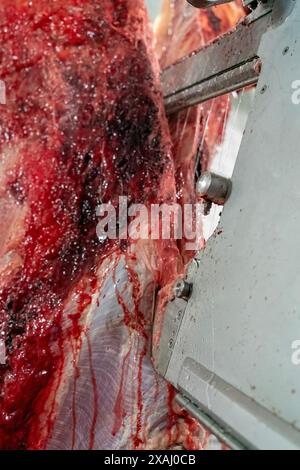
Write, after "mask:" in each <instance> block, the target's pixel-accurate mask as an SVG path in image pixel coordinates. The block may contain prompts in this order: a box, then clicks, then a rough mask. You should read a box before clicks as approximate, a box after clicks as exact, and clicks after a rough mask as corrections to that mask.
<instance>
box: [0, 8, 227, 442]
mask: <svg viewBox="0 0 300 470" xmlns="http://www.w3.org/2000/svg"><path fill="white" fill-rule="evenodd" d="M180 3H182V2H178V5H179V4H180ZM174 6H176V5H175V4H174ZM174 11H175V12H176V10H174ZM191 14H193V15H195V13H194V10H193V13H191ZM220 32H221V30H220ZM218 33H219V31H218ZM178 34H179V30H178ZM216 34H217V32H216ZM0 38H1V54H0V80H1V81H2V82H1V83H4V84H5V89H6V100H5V101H6V104H5V105H2V104H1V105H0V106H1V108H0V210H1V217H2V227H3V230H2V236H1V242H0V309H1V310H0V335H1V336H0V349H1V365H0V447H1V448H2V449H24V448H33V449H40V448H45V447H47V448H51V449H54V448H60V449H63V448H64V449H88V448H104V449H116V448H161V449H164V448H172V447H174V446H184V447H186V448H202V447H204V446H205V445H206V442H207V437H208V434H207V433H206V432H205V430H204V429H202V427H201V426H199V425H197V424H196V423H195V422H194V420H192V419H191V418H189V417H188V416H187V415H186V413H184V412H183V411H180V410H174V408H173V398H174V391H173V389H172V388H171V387H168V386H167V385H166V384H165V383H164V381H163V380H162V379H161V378H159V377H158V376H157V375H156V374H155V372H154V370H153V367H152V362H151V357H150V346H151V331H152V312H153V304H154V299H155V296H156V294H157V292H158V291H160V290H161V289H163V288H165V286H168V285H170V284H171V283H172V281H173V280H174V279H176V277H177V276H178V275H179V274H180V273H182V272H183V270H184V259H183V256H182V253H181V252H182V249H181V247H179V246H178V245H177V244H176V243H175V242H174V241H172V240H170V241H157V242H155V241H148V240H140V241H138V242H129V241H128V240H121V241H117V240H116V241H112V240H107V239H103V240H99V239H98V238H97V235H96V226H97V216H96V207H97V205H98V204H99V203H111V204H112V205H114V206H115V207H117V206H118V197H119V196H120V195H122V196H127V197H128V200H129V203H134V202H138V203H141V202H142V203H144V204H146V205H147V206H149V205H150V204H151V203H153V202H162V201H166V202H172V201H174V200H175V199H176V191H177V190H178V187H179V185H181V184H182V188H183V189H182V190H183V194H187V192H186V189H185V188H186V187H187V185H185V184H184V171H183V178H181V179H180V178H178V168H179V166H178V165H179V162H180V161H182V162H183V153H182V157H180V158H181V160H180V159H179V158H178V155H179V151H178V148H179V147H178V143H176V142H175V144H176V149H177V150H176V153H175V154H176V165H175V166H176V170H175V167H174V160H173V156H172V150H171V140H170V136H169V131H168V126H167V121H166V119H165V116H164V111H163V106H162V97H161V93H160V91H159V83H158V71H159V70H158V66H157V63H156V60H155V58H154V54H153V52H152V48H151V33H150V28H149V25H148V20H147V16H146V12H145V8H144V6H143V2H142V1H141V0H101V1H99V0H56V1H53V2H49V1H46V0H32V1H30V2H28V1H27V0H2V1H1V4H0ZM166 46H167V47H173V46H171V45H170V44H168V43H166ZM162 63H163V62H162ZM193 112H194V111H193ZM196 117H197V119H198V121H195V122H193V124H192V125H193V126H194V128H196V129H198V126H197V125H196V124H195V123H197V122H200V121H199V119H200V118H199V115H197V116H196ZM171 124H172V123H171ZM173 125H174V124H172V126H173ZM191 129H192V128H191ZM182 131H183V127H182V128H181V133H182ZM190 132H191V131H190ZM172 134H173V136H174V135H175V134H174V131H173V132H172ZM186 155H187V157H188V159H189V165H191V161H192V160H191V152H189V153H188V154H186ZM176 176H177V177H176ZM176 185H177V186H176Z"/></svg>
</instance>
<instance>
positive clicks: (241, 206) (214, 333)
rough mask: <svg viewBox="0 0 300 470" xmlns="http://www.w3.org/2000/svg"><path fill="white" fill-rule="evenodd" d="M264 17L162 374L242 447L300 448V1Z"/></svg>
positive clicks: (278, 7) (278, 5)
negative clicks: (218, 208) (235, 142)
mask: <svg viewBox="0 0 300 470" xmlns="http://www.w3.org/2000/svg"><path fill="white" fill-rule="evenodd" d="M288 14H289V16H288ZM272 21H273V26H272V27H271V28H270V29H269V30H268V32H267V33H266V34H265V36H264V37H263V40H262V43H261V46H260V48H259V56H260V57H261V58H262V60H263V69H262V74H261V76H260V80H259V83H258V87H257V93H256V97H255V102H254V106H253V110H252V112H251V115H250V118H249V120H248V124H247V128H246V132H245V136H244V139H243V142H242V145H241V149H240V152H239V157H238V161H237V164H236V168H235V171H234V174H233V178H232V181H233V190H232V195H231V198H230V199H229V201H228V202H227V205H226V207H225V209H224V212H223V216H222V219H221V229H222V233H221V234H220V235H217V236H214V237H212V238H211V240H210V241H209V243H208V246H207V248H206V250H205V251H204V252H202V253H201V254H200V255H199V267H198V269H197V270H196V272H195V273H194V274H193V276H194V288H193V294H192V297H191V299H190V300H189V302H188V305H187V309H186V313H185V315H184V318H183V320H182V324H181V327H180V329H179V332H178V334H177V340H176V343H175V346H174V348H173V353H172V357H171V359H170V363H169V367H168V370H167V373H166V378H167V380H169V381H170V382H172V383H173V384H174V385H175V386H176V387H177V388H179V389H180V390H181V392H182V393H183V394H185V395H187V396H188V397H189V398H190V399H191V401H192V402H193V403H195V404H196V405H197V406H198V407H199V408H200V409H202V410H204V411H205V412H206V413H208V414H209V415H210V416H211V417H213V419H215V420H216V421H219V422H220V423H221V424H222V425H224V426H227V427H228V429H229V430H230V432H231V433H232V434H233V435H234V436H236V437H237V438H238V439H240V440H242V441H243V442H244V443H246V444H247V445H248V446H249V447H255V448H268V449H271V448H276V449H278V448H291V449H293V448H295V447H296V448H300V432H299V431H300V366H298V367H297V366H296V365H294V364H293V362H292V359H291V358H292V352H293V351H292V343H293V341H294V340H297V339H299V338H300V287H299V286H300V236H299V231H300V218H299V207H300V158H299V151H300V150H299V148H300V147H299V125H300V124H299V123H300V105H297V104H296V103H297V100H296V101H295V100H293V99H292V94H293V93H294V92H295V90H294V89H293V86H294V88H295V83H294V82H295V81H296V80H300V60H299V57H300V2H294V1H289V0H285V1H280V0H277V1H276V2H275V10H274V13H273V20H272ZM293 101H294V102H293ZM207 374H208V375H207ZM192 376H193V379H191V377H192ZM188 377H190V379H189V378H188Z"/></svg>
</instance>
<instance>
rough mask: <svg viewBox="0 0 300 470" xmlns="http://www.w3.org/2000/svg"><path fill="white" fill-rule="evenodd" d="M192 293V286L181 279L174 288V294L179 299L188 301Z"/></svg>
mask: <svg viewBox="0 0 300 470" xmlns="http://www.w3.org/2000/svg"><path fill="white" fill-rule="evenodd" d="M191 293H192V284H190V283H188V282H186V281H185V280H184V279H180V280H179V281H177V282H176V284H175V286H174V294H175V297H177V298H178V299H185V300H188V299H189V298H190V296H191Z"/></svg>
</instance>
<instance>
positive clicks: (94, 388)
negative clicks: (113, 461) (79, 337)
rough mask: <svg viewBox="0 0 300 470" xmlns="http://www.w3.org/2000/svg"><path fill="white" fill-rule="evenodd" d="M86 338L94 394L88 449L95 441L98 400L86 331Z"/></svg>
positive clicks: (89, 343)
mask: <svg viewBox="0 0 300 470" xmlns="http://www.w3.org/2000/svg"><path fill="white" fill-rule="evenodd" d="M85 336H86V339H87V344H88V352H89V365H90V373H91V379H92V385H93V394H94V400H93V401H94V411H93V417H92V425H91V431H90V442H89V449H90V450H92V449H93V448H94V443H95V432H96V425H97V419H98V406H99V400H98V389H97V379H96V374H95V370H94V366H93V351H92V347H91V341H90V338H89V336H88V333H87V332H86V333H85Z"/></svg>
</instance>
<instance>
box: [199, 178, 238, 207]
mask: <svg viewBox="0 0 300 470" xmlns="http://www.w3.org/2000/svg"><path fill="white" fill-rule="evenodd" d="M231 189H232V183H231V180H230V179H228V178H225V177H224V176H221V175H217V174H216V173H212V172H210V171H206V172H204V173H202V175H201V176H200V178H199V179H198V181H197V185H196V193H197V195H198V196H199V197H202V198H204V199H206V200H207V201H209V202H214V203H215V204H219V205H224V204H225V202H226V201H227V200H228V198H229V196H230V193H231Z"/></svg>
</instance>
